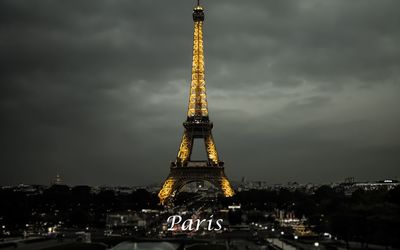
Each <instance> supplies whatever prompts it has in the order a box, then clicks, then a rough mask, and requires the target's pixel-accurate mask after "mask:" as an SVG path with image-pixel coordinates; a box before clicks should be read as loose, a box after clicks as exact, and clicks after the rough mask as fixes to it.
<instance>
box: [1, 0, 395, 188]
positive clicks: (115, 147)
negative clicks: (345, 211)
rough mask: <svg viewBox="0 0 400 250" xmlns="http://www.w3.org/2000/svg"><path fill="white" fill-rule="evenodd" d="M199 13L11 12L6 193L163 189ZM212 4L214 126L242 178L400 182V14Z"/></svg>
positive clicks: (142, 7)
mask: <svg viewBox="0 0 400 250" xmlns="http://www.w3.org/2000/svg"><path fill="white" fill-rule="evenodd" d="M194 4H195V3H194V2H192V1H176V2H174V3H172V4H170V5H163V4H162V3H161V1H159V2H157V1H156V2H148V1H137V2H135V3H132V2H128V1H120V2H113V3H110V2H106V1H96V4H95V2H94V1H88V2H85V3H79V4H77V3H63V4H60V3H57V2H46V1H38V2H35V3H30V2H28V1H22V2H11V1H10V2H7V1H5V2H1V3H0V15H1V16H2V19H3V27H2V28H1V29H2V32H1V36H2V38H4V39H2V41H3V42H2V43H1V44H0V51H1V52H2V54H3V55H4V56H2V60H1V65H2V69H1V70H0V72H1V74H0V75H1V76H0V78H1V81H2V82H3V84H2V85H1V87H0V88H1V90H2V91H0V95H1V102H0V109H1V110H2V113H3V114H5V116H4V117H5V122H3V123H2V125H1V128H2V129H1V131H2V132H1V138H3V139H2V140H1V144H0V145H1V150H2V154H4V155H3V156H2V157H1V161H0V164H1V165H2V170H1V173H2V174H1V177H0V185H2V184H16V183H20V182H23V183H32V184H34V183H40V184H43V183H48V181H49V179H50V178H51V177H53V176H55V174H57V173H59V174H61V175H62V176H63V177H64V178H65V180H68V181H69V183H71V184H89V185H101V184H108V185H146V184H149V183H155V182H162V180H163V179H164V177H165V176H166V175H167V174H168V171H169V163H170V161H171V160H173V159H174V158H175V157H176V153H177V152H176V151H177V145H178V144H179V140H180V136H181V130H182V122H183V121H184V118H185V114H186V108H187V106H186V105H187V99H188V90H189V85H190V72H191V65H190V63H191V46H192V41H191V39H192V29H193V27H192V21H191V9H192V7H193V6H194ZM202 4H203V5H204V6H205V9H206V15H207V20H206V21H205V28H204V40H205V45H204V51H205V65H206V81H207V88H208V93H207V94H208V103H209V110H210V119H211V120H212V121H213V122H214V124H215V128H214V130H213V133H214V137H215V138H216V142H217V145H216V146H217V148H218V151H219V152H220V154H221V155H222V157H223V158H222V160H223V161H225V163H226V165H225V166H226V170H227V173H228V177H229V178H230V179H233V180H239V179H240V178H242V177H243V176H246V177H248V179H253V180H254V179H257V180H265V181H268V182H270V183H285V182H288V181H298V182H314V183H326V182H333V181H340V180H343V179H344V178H346V177H348V176H355V177H356V178H357V179H360V180H378V179H384V178H393V179H394V178H397V177H398V176H399V173H400V172H399V170H398V169H399V168H398V165H399V163H400V144H399V141H398V139H397V137H398V136H399V132H400V131H399V125H400V117H399V115H398V112H397V110H396V107H397V106H398V105H399V104H400V98H399V97H400V91H399V90H400V86H399V84H398V83H399V80H400V75H399V73H400V63H399V62H400V60H399V59H400V49H399V48H397V46H396V44H398V43H399V42H400V41H399V40H400V31H398V29H397V23H399V21H400V18H399V17H398V15H397V13H396V10H397V9H398V7H400V6H399V5H400V4H399V3H398V2H396V1H387V2H385V4H382V3H378V2H374V3H357V4H356V3H349V2H348V1H347V2H346V1H335V2H333V1H328V2H324V3H320V2H316V1H303V2H296V3H294V2H289V1H279V2H276V1H253V2H251V3H243V2H240V1H229V3H228V2H212V1H209V2H208V1H207V2H206V1H205V2H204V3H202ZM396 6H397V7H396ZM28 9H29V11H27V10H28Z"/></svg>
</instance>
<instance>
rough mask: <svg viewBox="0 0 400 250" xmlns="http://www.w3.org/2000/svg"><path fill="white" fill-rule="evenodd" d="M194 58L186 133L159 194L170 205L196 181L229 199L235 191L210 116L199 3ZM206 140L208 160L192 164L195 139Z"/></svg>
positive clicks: (185, 126)
mask: <svg viewBox="0 0 400 250" xmlns="http://www.w3.org/2000/svg"><path fill="white" fill-rule="evenodd" d="M193 21H194V34H193V59H192V81H191V84H190V93H189V105H188V111H187V119H186V121H185V122H184V123H183V126H184V128H185V131H184V133H183V136H182V141H181V144H180V147H179V151H178V156H177V158H176V160H175V161H174V162H172V163H171V168H170V173H169V176H168V177H167V179H166V181H165V182H164V185H163V187H162V188H161V190H160V192H159V193H158V197H159V198H160V202H161V204H165V203H167V202H168V201H169V200H170V199H171V198H172V197H173V196H174V195H175V194H176V193H177V192H178V191H179V190H180V189H181V188H182V187H183V186H184V185H186V184H188V183H190V182H195V181H208V182H210V183H212V184H213V185H214V186H215V187H218V188H219V189H220V190H221V191H222V193H223V194H224V195H225V196H226V197H230V196H233V195H234V191H233V189H232V187H231V184H230V183H229V180H228V179H227V178H226V176H225V172H224V167H223V165H224V163H223V162H222V161H220V160H219V157H218V152H217V148H216V147H215V143H214V138H213V136H212V133H211V130H212V128H213V123H212V122H211V121H210V119H209V117H208V104H207V94H206V81H205V70H204V51H203V22H204V11H203V7H201V6H200V5H199V4H197V6H196V7H195V8H194V9H193ZM196 138H200V139H204V143H205V148H206V152H207V160H204V161H191V154H192V149H193V142H194V139H196Z"/></svg>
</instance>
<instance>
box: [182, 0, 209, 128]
mask: <svg viewBox="0 0 400 250" xmlns="http://www.w3.org/2000/svg"><path fill="white" fill-rule="evenodd" d="M193 21H194V33H193V58H192V81H191V84H190V94H189V105H188V112H187V116H188V119H196V120H198V119H200V120H203V119H208V105H207V95H206V81H205V70H204V51H203V22H204V12H203V7H201V6H200V0H197V6H196V7H194V9H193Z"/></svg>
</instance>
